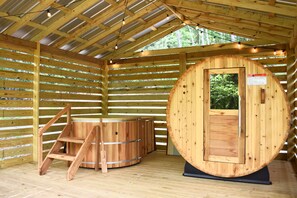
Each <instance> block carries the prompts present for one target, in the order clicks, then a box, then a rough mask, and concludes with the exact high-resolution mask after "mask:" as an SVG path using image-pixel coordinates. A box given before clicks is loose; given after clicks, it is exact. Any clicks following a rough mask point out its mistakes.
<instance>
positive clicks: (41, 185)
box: [0, 152, 297, 198]
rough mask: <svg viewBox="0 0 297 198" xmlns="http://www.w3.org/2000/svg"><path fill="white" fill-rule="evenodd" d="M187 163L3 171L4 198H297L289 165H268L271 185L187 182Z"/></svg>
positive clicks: (166, 160)
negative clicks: (72, 173) (71, 175)
mask: <svg viewBox="0 0 297 198" xmlns="http://www.w3.org/2000/svg"><path fill="white" fill-rule="evenodd" d="M183 166H184V160H183V159H182V158H181V157H179V156H165V154H164V153H163V152H153V153H151V154H149V155H148V156H147V157H145V158H144V159H143V161H142V162H141V163H140V164H138V165H135V166H131V167H127V168H118V169H110V170H109V172H108V173H107V174H102V173H101V172H95V171H94V170H93V169H85V168H81V169H79V170H78V172H77V175H76V177H75V179H74V180H72V181H70V182H68V181H67V180H66V177H65V175H66V172H67V166H66V163H64V162H58V163H55V164H54V165H53V166H52V167H51V168H50V169H49V171H48V173H47V174H46V175H43V176H39V175H38V173H37V170H36V165H34V164H30V163H28V164H24V165H19V166H14V167H10V168H6V169H1V170H0V176H1V180H0V197H30V198H31V197H42V196H44V197H121V198H122V197H137V198H139V197H154V198H155V197H166V198H167V197H195V198H196V197H215V198H218V197H246V198H250V197H253V198H257V197H272V198H273V197H276V198H282V197H283V198H294V197H297V188H296V186H297V177H296V173H295V172H294V170H293V168H292V165H291V164H290V163H289V162H287V161H278V160H275V161H273V162H272V163H271V164H270V165H269V169H270V176H271V180H272V183H273V184H272V185H268V186H266V185H256V184H246V183H236V182H225V181H216V180H208V179H197V178H190V177H183V176H182V173H183Z"/></svg>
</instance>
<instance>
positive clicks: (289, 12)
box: [204, 0, 297, 17]
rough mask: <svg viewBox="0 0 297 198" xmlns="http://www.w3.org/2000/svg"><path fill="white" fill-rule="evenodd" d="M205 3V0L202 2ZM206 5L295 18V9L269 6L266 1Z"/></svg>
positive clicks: (231, 0)
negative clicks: (232, 7)
mask: <svg viewBox="0 0 297 198" xmlns="http://www.w3.org/2000/svg"><path fill="white" fill-rule="evenodd" d="M204 1H206V0H204ZM207 2H208V3H215V4H220V5H226V6H235V7H238V8H245V9H251V10H257V11H260V12H267V13H275V14H280V15H284V16H290V17H297V7H296V6H289V5H283V4H280V3H276V4H275V5H274V6H272V5H269V2H267V1H249V0H241V1H238V0H224V1H221V0H207Z"/></svg>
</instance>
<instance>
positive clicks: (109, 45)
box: [88, 11, 169, 56]
mask: <svg viewBox="0 0 297 198" xmlns="http://www.w3.org/2000/svg"><path fill="white" fill-rule="evenodd" d="M167 14H169V11H168V12H166V13H164V14H161V15H160V16H157V17H155V18H154V19H152V20H150V21H148V22H146V23H144V24H143V25H139V26H137V27H136V28H135V29H133V30H132V31H130V32H127V33H125V34H124V35H123V36H122V37H120V39H119V40H114V41H111V42H109V43H107V44H106V45H104V46H103V47H102V48H100V49H98V50H95V51H94V52H92V53H90V54H88V55H89V56H96V55H98V54H101V53H103V52H106V51H109V50H112V49H113V48H114V46H115V45H116V44H119V43H121V42H122V41H124V40H130V38H132V37H133V36H135V35H136V34H138V33H139V32H141V31H143V30H145V29H147V28H149V27H151V26H152V25H154V24H156V23H158V22H159V21H161V20H162V19H164V18H165V17H166V16H167ZM130 41H131V42H134V41H135V40H130Z"/></svg>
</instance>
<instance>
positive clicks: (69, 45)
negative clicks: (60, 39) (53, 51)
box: [60, 40, 81, 51]
mask: <svg viewBox="0 0 297 198" xmlns="http://www.w3.org/2000/svg"><path fill="white" fill-rule="evenodd" d="M79 45H81V42H78V41H76V40H73V41H71V42H70V43H67V44H66V45H63V46H62V47H60V49H63V50H67V51H71V50H73V49H75V48H76V47H78V46H79Z"/></svg>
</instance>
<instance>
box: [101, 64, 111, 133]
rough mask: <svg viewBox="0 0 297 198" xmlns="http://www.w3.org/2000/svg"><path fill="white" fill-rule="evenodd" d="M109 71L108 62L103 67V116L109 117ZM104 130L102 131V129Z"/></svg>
mask: <svg viewBox="0 0 297 198" xmlns="http://www.w3.org/2000/svg"><path fill="white" fill-rule="evenodd" d="M108 70H109V67H108V65H107V61H105V62H104V67H103V73H102V74H103V81H102V115H103V116H107V115H108ZM101 130H102V129H101Z"/></svg>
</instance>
